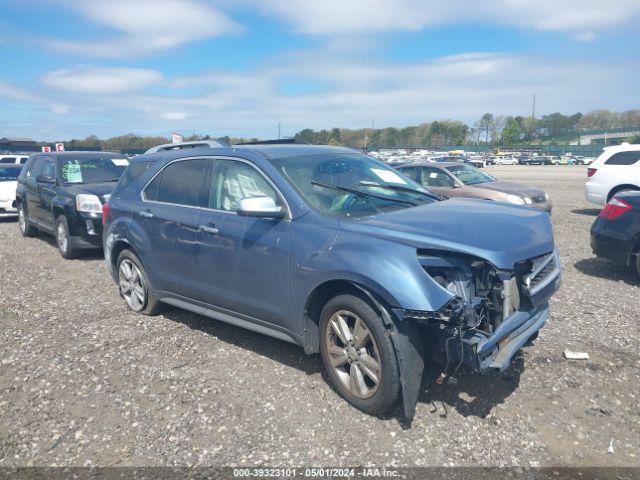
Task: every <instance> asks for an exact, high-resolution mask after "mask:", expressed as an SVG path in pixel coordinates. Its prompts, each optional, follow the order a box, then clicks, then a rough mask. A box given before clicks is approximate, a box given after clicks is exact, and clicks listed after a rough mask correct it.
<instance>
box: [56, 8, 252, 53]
mask: <svg viewBox="0 0 640 480" xmlns="http://www.w3.org/2000/svg"><path fill="white" fill-rule="evenodd" d="M61 1H63V2H64V3H63V5H66V6H69V7H71V8H72V9H74V10H75V11H76V12H78V13H79V14H80V15H81V16H83V17H84V18H85V19H87V20H90V21H92V22H94V23H96V24H100V25H103V26H106V27H109V28H111V29H113V30H116V31H117V32H119V33H118V34H116V35H114V36H111V37H109V38H106V39H103V40H98V41H89V40H87V41H82V42H76V41H67V40H60V39H49V40H47V41H46V42H45V45H47V46H48V47H50V48H53V49H56V50H60V51H63V52H66V53H72V54H76V55H84V56H96V57H114V58H119V57H132V56H140V55H146V54H151V53H155V52H159V51H162V50H166V49H170V48H173V47H176V46H178V45H182V44H185V43H189V42H193V41H198V40H203V39H206V38H211V37H217V36H221V35H227V34H230V33H235V32H238V31H241V30H242V27H241V26H240V25H239V24H237V23H236V22H235V21H233V20H232V19H231V18H229V17H228V16H226V15H224V14H223V13H221V12H220V11H218V10H216V9H214V8H212V7H210V6H208V5H206V4H204V3H202V2H199V1H196V0H91V1H85V0H61Z"/></svg>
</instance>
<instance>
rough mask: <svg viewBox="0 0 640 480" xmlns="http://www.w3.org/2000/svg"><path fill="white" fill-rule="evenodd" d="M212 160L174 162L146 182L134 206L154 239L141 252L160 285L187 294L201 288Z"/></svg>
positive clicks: (155, 285)
mask: <svg viewBox="0 0 640 480" xmlns="http://www.w3.org/2000/svg"><path fill="white" fill-rule="evenodd" d="M210 162H211V161H210V160H209V159H206V158H195V159H181V160H177V161H174V162H172V163H169V164H168V165H167V166H165V167H164V168H163V169H162V170H161V171H160V172H159V173H158V174H157V175H156V176H155V177H154V179H153V180H152V181H151V182H150V183H149V184H148V185H147V187H145V189H144V190H143V193H142V198H141V200H140V201H139V202H138V204H137V205H136V208H135V209H134V212H136V213H134V214H135V215H137V216H138V221H137V223H138V224H139V225H140V226H141V228H142V229H143V230H144V232H145V234H146V237H147V239H148V246H149V248H148V250H147V251H145V252H143V253H141V255H143V257H144V258H143V262H144V264H145V268H146V269H147V270H148V271H149V276H150V278H151V281H152V284H153V285H154V288H156V289H157V290H162V291H166V292H170V293H174V294H178V295H183V296H186V297H191V296H193V292H194V291H195V290H196V289H197V284H198V279H197V277H196V275H197V273H196V272H197V259H196V249H197V244H196V241H197V231H198V213H199V211H200V206H201V204H202V202H203V196H202V195H203V190H202V187H203V184H204V178H205V175H206V172H207V170H208V168H209V164H210Z"/></svg>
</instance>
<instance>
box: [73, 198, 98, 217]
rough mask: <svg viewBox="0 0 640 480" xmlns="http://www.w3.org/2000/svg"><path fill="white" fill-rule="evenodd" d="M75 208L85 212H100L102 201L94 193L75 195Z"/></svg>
mask: <svg viewBox="0 0 640 480" xmlns="http://www.w3.org/2000/svg"><path fill="white" fill-rule="evenodd" d="M76 210H77V211H78V212H86V213H102V202H101V201H100V199H99V198H98V197H96V196H95V195H84V194H80V195H76Z"/></svg>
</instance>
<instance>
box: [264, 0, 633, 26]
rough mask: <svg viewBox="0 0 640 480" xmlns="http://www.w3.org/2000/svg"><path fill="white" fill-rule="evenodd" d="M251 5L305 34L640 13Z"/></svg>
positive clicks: (574, 2)
mask: <svg viewBox="0 0 640 480" xmlns="http://www.w3.org/2000/svg"><path fill="white" fill-rule="evenodd" d="M256 5H257V7H258V8H260V10H261V11H262V13H263V14H266V15H272V16H274V17H277V18H281V19H285V20H286V21H288V22H289V23H290V24H292V25H293V27H294V29H295V30H296V31H298V32H302V33H308V34H350V33H361V34H362V33H371V32H379V31H401V30H407V31H415V30H420V29H423V28H425V27H428V26H432V25H443V24H455V23H465V22H474V23H479V22H482V23H488V24H504V25H510V26H516V27H524V28H534V29H537V30H547V31H560V32H564V31H570V32H576V31H578V32H584V31H591V30H595V29H598V30H602V29H606V28H609V27H611V26H613V25H619V24H624V23H627V22H631V20H632V19H633V18H634V17H637V16H638V15H639V14H640V2H638V1H637V0H608V1H607V2H605V3H603V2H602V1H601V0H562V1H557V0H494V1H490V2H482V1H477V0H458V1H455V2H426V1H424V0H394V1H388V0H323V1H317V0H262V1H260V2H256Z"/></svg>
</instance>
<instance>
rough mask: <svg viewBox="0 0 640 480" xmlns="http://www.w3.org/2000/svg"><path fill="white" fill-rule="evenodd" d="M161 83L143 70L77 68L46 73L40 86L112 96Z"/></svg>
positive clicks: (157, 75) (155, 74)
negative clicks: (42, 84)
mask: <svg viewBox="0 0 640 480" xmlns="http://www.w3.org/2000/svg"><path fill="white" fill-rule="evenodd" d="M162 79H163V76H162V74H161V73H159V72H156V71H155V70H149V69H143V68H99V67H78V68H75V69H73V70H66V69H64V70H54V71H52V72H49V73H47V74H46V75H45V76H44V77H43V78H42V83H44V84H45V85H47V86H49V87H54V88H57V89H59V90H65V91H68V92H73V93H76V94H77V93H88V94H114V93H123V92H129V91H134V90H140V89H143V88H146V87H149V86H151V85H155V84H158V83H159V82H161V81H162Z"/></svg>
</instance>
